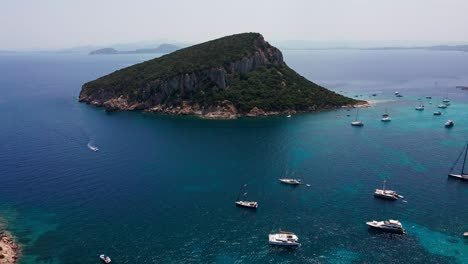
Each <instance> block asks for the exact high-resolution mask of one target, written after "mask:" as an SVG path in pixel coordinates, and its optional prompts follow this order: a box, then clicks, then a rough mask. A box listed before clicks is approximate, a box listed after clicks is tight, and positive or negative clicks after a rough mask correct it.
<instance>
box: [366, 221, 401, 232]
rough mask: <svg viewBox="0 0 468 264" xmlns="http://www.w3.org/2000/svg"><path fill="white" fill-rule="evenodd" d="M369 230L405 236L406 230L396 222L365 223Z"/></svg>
mask: <svg viewBox="0 0 468 264" xmlns="http://www.w3.org/2000/svg"><path fill="white" fill-rule="evenodd" d="M366 224H367V225H368V226H369V227H370V228H374V229H378V230H380V231H383V232H389V233H395V234H406V230H405V229H403V225H402V224H401V223H400V221H398V220H388V221H375V220H373V221H370V222H366Z"/></svg>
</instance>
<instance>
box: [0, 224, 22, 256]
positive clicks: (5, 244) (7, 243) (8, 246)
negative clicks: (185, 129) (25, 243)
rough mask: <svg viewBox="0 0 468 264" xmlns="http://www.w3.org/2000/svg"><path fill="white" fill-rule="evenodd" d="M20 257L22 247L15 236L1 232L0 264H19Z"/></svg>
mask: <svg viewBox="0 0 468 264" xmlns="http://www.w3.org/2000/svg"><path fill="white" fill-rule="evenodd" d="M19 255H20V247H19V246H18V244H16V242H15V239H14V237H13V235H12V234H11V233H10V232H8V231H0V264H14V263H17V261H18V258H19Z"/></svg>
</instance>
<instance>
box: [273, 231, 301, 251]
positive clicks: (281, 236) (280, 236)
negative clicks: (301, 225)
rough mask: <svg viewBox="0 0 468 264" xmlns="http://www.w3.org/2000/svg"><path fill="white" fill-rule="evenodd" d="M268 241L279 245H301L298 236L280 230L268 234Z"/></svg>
mask: <svg viewBox="0 0 468 264" xmlns="http://www.w3.org/2000/svg"><path fill="white" fill-rule="evenodd" d="M268 243H270V245H273V246H281V247H298V246H300V245H301V243H299V238H298V237H297V236H296V235H295V234H294V233H292V232H286V231H281V230H280V232H279V233H277V234H269V235H268Z"/></svg>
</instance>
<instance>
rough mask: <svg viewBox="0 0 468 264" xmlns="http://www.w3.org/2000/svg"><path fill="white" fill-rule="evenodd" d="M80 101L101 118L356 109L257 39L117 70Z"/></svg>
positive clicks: (209, 45) (212, 44) (220, 42)
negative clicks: (103, 113)
mask: <svg viewBox="0 0 468 264" xmlns="http://www.w3.org/2000/svg"><path fill="white" fill-rule="evenodd" d="M79 101H81V102H86V103H88V104H91V105H95V106H98V107H104V108H105V109H106V110H107V111H132V110H140V111H147V112H159V113H166V114H175V115H197V116H202V117H204V118H228V119H229V118H236V117H239V116H266V115H276V114H282V113H294V112H306V111H318V110H322V109H332V108H337V107H341V106H343V105H347V104H354V103H356V101H355V100H353V99H350V98H346V97H343V96H341V95H338V94H336V93H334V92H332V91H329V90H327V89H326V88H324V87H321V86H319V85H317V84H315V83H312V82H310V81H308V80H307V79H305V78H304V77H302V76H300V75H299V74H297V73H296V72H294V70H292V69H291V68H289V67H288V66H287V65H286V63H285V62H284V61H283V55H282V54H281V51H280V50H278V49H277V48H275V47H273V46H271V45H270V44H269V43H268V42H266V41H265V40H264V38H263V36H262V35H260V34H258V33H243V34H237V35H232V36H227V37H223V38H220V39H216V40H212V41H208V42H205V43H202V44H198V45H194V46H192V47H189V48H185V49H181V50H178V51H175V52H173V53H171V54H168V55H164V56H162V57H159V58H156V59H153V60H150V61H146V62H143V63H140V64H136V65H133V66H130V67H128V68H124V69H121V70H118V71H115V72H113V73H111V74H109V75H106V76H103V77H101V78H99V79H96V80H94V81H91V82H88V83H86V84H84V85H83V87H82V90H81V93H80V95H79Z"/></svg>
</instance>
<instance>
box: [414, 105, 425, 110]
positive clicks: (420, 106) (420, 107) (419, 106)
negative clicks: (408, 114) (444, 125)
mask: <svg viewBox="0 0 468 264" xmlns="http://www.w3.org/2000/svg"><path fill="white" fill-rule="evenodd" d="M414 109H416V110H418V111H421V110H424V105H423V104H419V105H418V106H416V107H415V108H414Z"/></svg>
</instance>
